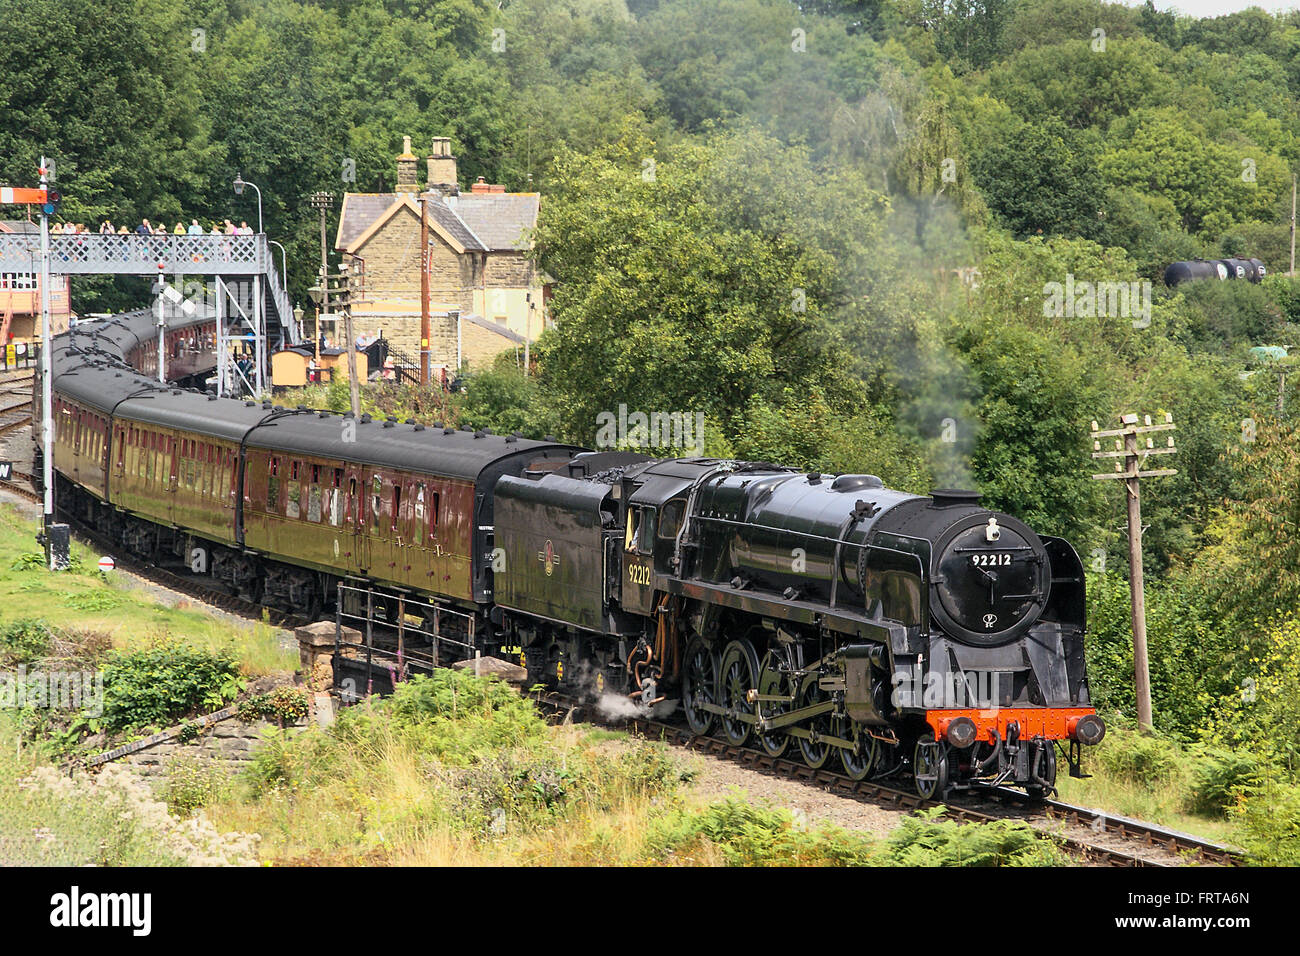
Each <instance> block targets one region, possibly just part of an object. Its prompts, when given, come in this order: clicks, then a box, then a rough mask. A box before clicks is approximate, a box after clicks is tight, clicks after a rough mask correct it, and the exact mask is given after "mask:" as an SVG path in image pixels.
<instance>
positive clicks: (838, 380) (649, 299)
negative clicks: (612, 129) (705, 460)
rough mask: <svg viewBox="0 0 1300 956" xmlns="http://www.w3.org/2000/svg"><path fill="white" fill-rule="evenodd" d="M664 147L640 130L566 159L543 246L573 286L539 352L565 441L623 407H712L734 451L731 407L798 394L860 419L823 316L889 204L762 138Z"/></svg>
mask: <svg viewBox="0 0 1300 956" xmlns="http://www.w3.org/2000/svg"><path fill="white" fill-rule="evenodd" d="M655 153H656V148H655V146H654V144H653V143H651V142H649V141H646V140H645V139H643V138H640V137H638V136H636V135H633V134H629V136H628V137H627V138H626V139H624V140H623V141H620V142H619V143H617V144H615V145H613V146H612V147H609V148H607V149H604V150H601V151H599V152H598V153H594V154H589V155H579V154H576V153H567V154H563V155H562V156H561V157H560V158H559V159H557V163H556V171H555V184H556V195H555V196H554V197H553V198H552V199H551V200H550V201H549V202H548V203H547V204H546V205H545V206H544V207H543V218H542V221H541V223H540V224H539V228H538V234H537V245H538V251H539V253H540V257H541V262H542V264H543V265H544V266H545V267H546V269H547V270H548V271H550V272H552V273H553V274H562V275H564V276H565V277H566V279H565V282H564V283H563V284H562V285H561V286H560V287H559V288H558V290H557V291H556V294H555V296H554V298H553V300H552V310H553V314H554V316H555V319H556V325H555V327H554V328H553V329H552V330H550V331H549V332H548V333H547V335H546V336H545V337H544V338H543V340H542V342H541V343H539V348H538V353H539V361H540V362H541V367H542V370H543V375H544V379H545V385H546V387H547V389H548V391H549V392H550V393H551V394H552V395H553V396H554V398H555V401H556V404H557V407H558V409H559V411H560V415H561V418H562V421H563V424H564V429H565V433H566V434H567V435H568V436H569V437H572V438H575V439H578V440H590V438H591V436H592V435H593V433H594V432H595V430H596V423H597V416H598V415H599V414H600V413H601V412H613V411H615V410H616V409H617V408H618V407H619V405H620V404H626V405H627V406H628V407H629V408H630V409H637V410H642V411H645V412H647V413H648V412H654V411H661V412H669V411H682V412H703V413H704V414H705V416H706V418H707V420H708V421H709V422H718V423H721V425H722V428H723V432H724V434H723V437H724V438H725V439H726V440H728V441H732V440H734V439H735V438H736V437H737V435H736V434H735V432H734V426H732V424H731V419H732V412H733V410H734V409H736V408H738V407H744V406H745V405H747V404H749V403H750V402H753V401H755V400H759V401H766V402H768V403H770V404H774V405H779V404H780V399H779V396H780V395H781V394H782V392H783V391H784V390H785V389H795V390H801V391H808V390H811V389H812V388H815V387H820V388H821V389H823V390H824V393H825V394H826V396H827V398H828V400H829V401H830V403H831V404H832V407H834V408H837V409H847V407H849V405H851V404H852V403H853V402H852V400H853V398H854V397H855V396H856V395H859V394H860V390H859V388H857V387H855V385H854V384H853V383H852V382H851V381H850V380H849V379H847V378H846V377H845V375H844V374H843V371H842V370H843V369H844V368H845V366H846V365H848V364H849V363H848V362H847V361H846V360H845V358H844V357H843V356H842V355H840V354H839V353H838V351H837V350H835V349H834V348H833V347H832V345H831V342H830V341H829V339H828V338H827V336H826V334H825V331H824V321H825V317H826V315H827V312H828V309H829V308H830V307H831V306H832V304H833V302H834V301H835V300H837V299H838V298H840V297H841V296H843V295H844V294H845V292H846V291H847V290H842V289H841V288H840V283H841V282H842V281H844V280H845V279H847V278H848V277H849V276H856V275H857V274H858V273H857V272H855V271H854V270H855V269H856V268H857V266H858V264H859V263H862V262H863V261H864V257H866V256H867V255H868V254H869V250H870V249H871V243H872V240H873V238H874V237H876V236H878V235H879V230H880V221H879V219H880V214H881V212H882V209H883V202H882V199H881V197H880V196H879V195H877V194H875V193H873V192H872V191H871V190H870V189H868V188H866V187H865V185H864V184H863V183H862V181H861V180H854V179H852V178H845V177H841V176H839V175H838V174H833V173H819V172H818V171H815V170H814V169H813V168H812V166H811V161H810V158H809V156H808V155H807V152H806V151H804V150H801V149H798V148H796V147H788V146H784V145H782V144H781V143H780V142H778V141H776V140H774V139H771V138H768V137H766V136H764V135H763V134H761V133H759V132H757V131H753V130H746V131H743V132H740V133H735V134H729V135H718V136H716V137H713V138H712V139H711V140H709V142H707V143H705V144H701V145H691V146H682V147H678V148H677V149H676V150H674V151H673V152H672V153H670V154H666V155H654V154H655ZM652 156H653V157H654V158H653V159H651V157H652ZM643 160H651V161H652V162H653V163H654V166H653V167H647V166H645V165H644V163H643ZM651 168H652V169H653V175H650V176H647V175H644V173H645V170H647V169H651ZM701 195H707V196H708V197H709V200H710V201H709V202H707V203H700V202H697V201H695V199H696V197H699V196H701ZM864 271H865V270H864ZM846 321H847V318H846Z"/></svg>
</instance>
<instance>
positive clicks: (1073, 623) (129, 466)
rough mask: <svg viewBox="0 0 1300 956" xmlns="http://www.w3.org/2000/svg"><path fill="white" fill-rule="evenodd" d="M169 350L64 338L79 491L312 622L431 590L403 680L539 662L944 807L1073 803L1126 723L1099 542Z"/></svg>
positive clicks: (534, 672) (219, 575) (973, 509)
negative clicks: (297, 397) (326, 386)
mask: <svg viewBox="0 0 1300 956" xmlns="http://www.w3.org/2000/svg"><path fill="white" fill-rule="evenodd" d="M210 321H211V320H210V319H209V320H207V322H208V323H209V324H210ZM203 322H204V320H202V319H194V320H182V321H181V323H180V326H181V327H180V328H178V329H174V331H175V332H176V334H177V338H178V341H181V342H183V343H185V347H184V348H181V349H179V351H185V352H186V359H187V360H186V362H185V363H184V369H185V372H186V374H189V375H193V370H194V368H196V367H199V366H203V365H204V363H203V362H201V361H196V360H195V357H194V355H193V354H190V353H191V352H192V351H193V346H194V344H195V343H196V342H197V343H198V345H199V348H200V349H201V348H202V345H203V343H205V342H209V343H210V342H211V337H210V336H208V335H204V334H200V335H197V336H195V335H186V334H184V333H185V331H186V330H185V328H184V326H185V325H186V323H190V324H192V325H193V326H194V327H195V328H197V329H200V330H203V329H206V326H205V325H203ZM154 342H156V338H155V333H154V326H153V325H152V320H151V319H150V317H149V316H148V315H147V314H140V315H134V316H125V317H119V318H118V319H115V320H113V321H112V322H107V323H92V324H90V325H88V326H87V325H83V326H82V327H80V328H78V329H77V330H76V332H75V333H72V334H71V335H63V336H59V337H58V339H57V340H56V351H55V356H54V358H55V380H54V383H53V390H54V411H55V414H56V417H57V425H56V429H55V435H56V446H55V447H56V454H55V467H56V471H57V473H58V482H59V485H60V500H61V502H62V507H64V508H65V509H66V510H67V512H68V513H70V514H74V515H75V516H76V517H78V518H79V519H81V520H83V521H86V522H88V523H91V524H93V525H95V526H97V527H99V528H100V529H101V530H103V531H104V532H105V533H108V534H111V535H113V536H114V537H115V538H116V539H117V540H119V541H120V542H122V544H123V546H125V547H128V548H131V549H132V550H134V551H136V552H137V553H141V554H146V555H149V556H151V557H154V558H155V559H157V560H162V559H163V558H165V557H168V556H178V557H184V558H186V559H188V557H189V556H192V555H199V556H201V557H202V560H201V561H196V562H193V563H192V566H193V567H196V568H201V569H202V570H204V571H205V573H209V574H211V575H212V576H213V577H214V578H215V579H216V580H217V581H220V582H224V583H225V584H226V585H228V586H229V587H231V588H232V589H233V590H236V591H239V592H240V593H243V594H244V595H245V596H247V597H251V598H255V599H258V600H262V601H264V602H268V603H279V604H281V605H282V606H288V607H293V608H296V609H298V610H299V611H302V612H306V613H310V614H316V613H320V612H322V611H325V610H328V609H330V606H331V605H332V604H333V603H334V602H335V601H336V600H339V601H340V603H341V599H339V598H338V597H337V595H341V594H343V593H344V590H345V589H346V587H357V588H359V587H364V588H365V589H366V593H367V595H369V597H368V598H367V600H366V608H367V610H368V611H369V610H372V609H374V608H375V607H376V606H378V607H381V608H383V609H384V610H382V611H381V612H380V613H379V619H380V620H381V621H384V622H386V623H387V624H389V625H392V624H393V623H395V622H398V621H401V620H403V619H404V618H405V616H406V611H405V610H404V608H405V607H406V605H405V604H404V603H401V602H405V601H407V600H411V601H414V600H415V599H417V598H418V599H420V600H422V601H424V602H427V604H426V605H424V606H426V607H431V608H433V611H432V614H433V618H434V626H433V634H434V636H433V637H432V638H429V640H430V642H431V643H432V644H433V645H434V646H433V647H432V648H430V650H431V652H432V653H431V654H429V655H426V656H425V657H424V658H420V656H419V655H418V654H414V653H411V643H412V642H413V641H418V640H420V639H421V638H420V637H419V636H418V635H419V634H420V633H421V632H420V631H419V630H418V629H416V630H414V631H412V632H411V633H407V634H406V635H405V640H406V645H405V651H406V652H405V653H402V652H401V651H400V650H399V653H398V656H397V658H396V666H395V668H394V669H392V670H389V672H388V673H389V674H390V675H391V679H392V680H400V679H401V678H402V676H403V675H404V674H405V673H407V672H409V670H410V669H411V668H413V667H416V666H418V662H419V660H421V659H426V660H428V659H440V660H442V661H444V662H445V661H446V660H447V658H448V657H456V656H465V655H467V654H473V653H482V654H484V655H493V656H500V657H518V658H519V659H520V660H521V661H522V662H523V663H524V664H525V666H526V667H527V669H528V671H529V673H530V676H531V678H532V679H533V680H534V681H537V682H542V683H546V684H549V685H552V686H554V687H557V688H561V689H564V690H567V691H570V692H573V693H579V694H585V695H589V696H590V697H592V698H594V699H595V700H596V701H597V702H598V703H600V704H617V705H619V706H620V707H622V708H632V709H636V710H641V711H650V712H655V713H659V714H671V713H678V714H680V715H681V716H682V717H683V718H684V720H685V721H686V723H687V724H688V725H689V727H690V728H691V729H692V730H693V731H694V732H695V733H697V734H712V733H717V734H720V735H722V736H723V737H724V738H725V739H726V740H728V741H729V742H731V743H733V744H736V745H743V744H750V745H753V746H756V747H760V748H762V749H763V750H764V751H766V752H767V753H769V754H773V755H780V754H784V753H786V752H787V751H791V752H797V753H798V755H799V756H800V757H801V758H802V760H803V761H804V762H805V763H806V764H807V765H808V766H810V767H813V768H821V767H824V766H825V765H826V764H827V763H828V762H830V761H831V760H832V758H835V759H836V760H837V761H838V763H839V765H840V766H841V767H842V769H843V770H844V772H845V773H846V774H848V775H849V776H851V777H853V778H856V779H861V778H863V777H866V776H868V775H870V774H884V773H891V772H893V771H895V770H898V769H910V771H911V773H912V775H913V777H914V779H915V781H916V787H917V789H918V791H919V792H920V793H921V794H922V795H924V796H934V795H936V794H942V793H943V792H944V791H945V790H946V789H948V788H949V787H950V786H962V785H968V784H970V783H972V782H975V781H989V782H994V783H1008V784H1015V785H1018V786H1022V787H1025V788H1027V789H1028V790H1029V791H1030V792H1032V793H1038V794H1042V793H1046V792H1048V791H1050V790H1051V789H1052V787H1053V784H1054V781H1055V779H1056V770H1057V748H1058V747H1060V748H1063V753H1065V754H1066V756H1067V759H1068V761H1069V764H1070V767H1071V770H1072V772H1077V770H1078V767H1079V762H1080V745H1087V744H1095V743H1097V742H1099V741H1100V740H1101V738H1102V735H1103V734H1104V732H1105V728H1104V725H1103V724H1102V721H1101V720H1100V719H1099V718H1098V717H1097V716H1096V713H1095V712H1094V710H1093V708H1092V707H1091V705H1090V703H1089V700H1090V698H1089V692H1088V680H1087V675H1086V671H1085V664H1084V647H1083V639H1084V575H1083V569H1082V567H1081V565H1080V562H1079V559H1078V557H1077V555H1076V554H1075V552H1074V551H1073V550H1072V549H1071V548H1070V546H1069V545H1068V544H1067V543H1065V542H1064V541H1062V540H1060V539H1056V538H1050V537H1040V536H1039V535H1037V534H1035V533H1034V532H1033V531H1032V530H1031V529H1030V528H1028V527H1026V526H1025V525H1024V524H1022V523H1021V522H1020V521H1018V520H1016V519H1015V518H1014V517H1012V516H1010V515H1007V514H1002V513H999V512H993V511H989V510H988V509H985V508H982V507H981V506H980V505H979V497H978V495H976V494H974V493H971V492H963V491H939V492H935V493H934V494H933V495H931V496H928V497H926V496H918V495H912V494H907V493H904V492H899V491H892V490H889V489H887V488H884V487H883V486H882V484H881V481H880V480H879V479H878V478H876V477H874V476H871V475H838V476H836V475H822V474H815V473H814V474H807V473H803V472H800V471H798V470H795V469H791V468H785V467H781V466H779V465H771V464H763V463H755V462H743V461H722V460H716V459H706V458H684V459H666V460H658V459H652V458H648V457H646V456H643V455H638V454H632V453H624V452H592V451H586V450H583V449H579V448H574V447H572V446H567V445H562V444H557V443H554V442H532V441H528V440H525V439H521V438H518V437H517V436H497V435H490V434H487V433H486V432H484V431H478V432H468V431H464V430H457V429H454V428H449V427H442V426H441V425H440V424H435V425H434V426H431V427H426V426H425V425H423V424H416V423H412V422H405V423H403V422H397V421H395V420H389V421H385V422H377V421H370V420H369V418H368V416H363V417H362V419H360V420H359V421H352V420H351V419H350V417H349V416H346V415H345V416H341V417H340V416H331V415H330V414H329V413H323V412H316V411H311V410H307V409H284V408H279V407H275V406H272V405H270V403H266V404H258V403H254V402H241V401H234V400H229V399H217V398H216V397H215V396H208V395H202V394H199V393H197V392H195V391H193V390H186V389H181V388H173V387H171V386H170V385H164V384H159V383H158V382H156V381H150V380H149V379H147V378H145V377H143V376H142V375H140V374H138V373H137V372H136V371H135V370H134V369H137V368H139V367H140V366H141V365H142V364H143V363H144V362H145V361H155V362H156V360H157V359H156V351H155V346H154V344H153V343H154ZM187 350H188V351H187ZM151 355H152V356H153V358H152V359H150V358H149V356H151ZM164 361H166V362H167V363H168V370H167V373H166V374H167V375H170V374H171V363H172V359H171V358H170V357H168V358H165V359H164ZM155 367H156V366H155ZM178 367H179V366H178ZM204 367H206V366H204ZM39 388H40V385H39V382H38V383H37V394H38V395H39ZM340 585H344V587H340ZM394 608H396V609H397V610H396V612H394ZM352 610H356V608H355V607H353V608H352ZM440 620H442V621H444V622H445V621H446V620H455V621H459V622H460V623H459V624H458V625H457V626H456V627H454V628H452V629H451V630H450V631H447V630H439V627H438V622H439V621H440ZM444 639H445V643H446V646H443V647H440V646H438V644H439V642H440V641H444ZM399 646H400V645H399ZM371 653H372V649H370V648H368V649H367V659H366V662H365V663H366V666H367V668H368V669H370V671H371V676H372V677H373V667H372V660H371V659H370V656H369V655H370V654H371ZM349 666H353V667H355V666H358V665H357V662H356V661H355V660H353V661H351V662H350V663H349V660H348V659H347V658H346V657H344V656H342V655H336V658H335V667H336V674H337V675H342V673H343V671H344V670H345V669H346V668H347V667H349ZM380 685H381V686H379V687H377V689H382V680H381V682H380ZM616 709H617V708H616Z"/></svg>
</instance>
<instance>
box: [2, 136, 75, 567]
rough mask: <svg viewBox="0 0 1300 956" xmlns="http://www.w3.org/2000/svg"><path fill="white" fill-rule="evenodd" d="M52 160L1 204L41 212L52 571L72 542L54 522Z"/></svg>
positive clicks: (47, 541) (44, 430)
mask: <svg viewBox="0 0 1300 956" xmlns="http://www.w3.org/2000/svg"><path fill="white" fill-rule="evenodd" d="M49 165H50V164H49V163H48V162H47V160H46V158H45V157H44V156H42V157H41V165H40V175H41V184H40V186H39V187H36V188H34V189H32V188H22V187H16V186H15V187H11V186H0V205H28V206H36V207H38V208H39V209H40V211H41V253H40V256H41V261H40V290H41V412H42V415H41V464H42V474H41V480H42V484H43V486H44V492H45V507H44V520H43V523H42V531H41V535H40V539H41V543H42V544H43V545H44V546H45V563H46V566H47V567H48V568H49V569H50V570H51V571H60V570H63V569H64V568H66V567H67V566H68V558H69V551H68V548H69V541H68V534H67V530H68V529H67V526H66V525H60V526H56V525H55V523H54V415H53V412H52V410H51V408H50V403H51V401H52V400H53V395H52V382H51V379H52V378H53V370H52V368H51V345H50V341H51V337H52V336H51V332H50V216H51V215H53V214H54V213H55V212H56V211H57V209H58V207H59V202H60V201H61V200H62V198H63V197H62V196H60V195H59V193H58V191H57V190H54V189H51V188H49Z"/></svg>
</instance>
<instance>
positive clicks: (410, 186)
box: [397, 136, 419, 193]
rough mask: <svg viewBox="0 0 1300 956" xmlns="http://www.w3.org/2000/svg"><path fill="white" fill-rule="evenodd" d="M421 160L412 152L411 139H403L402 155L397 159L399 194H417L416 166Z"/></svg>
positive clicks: (404, 137)
mask: <svg viewBox="0 0 1300 956" xmlns="http://www.w3.org/2000/svg"><path fill="white" fill-rule="evenodd" d="M418 162H419V160H418V159H416V157H415V154H414V153H413V152H411V137H409V136H403V137H402V155H401V156H398V157H397V192H399V193H403V192H415V189H416V175H415V166H416V163H418Z"/></svg>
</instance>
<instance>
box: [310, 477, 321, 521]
mask: <svg viewBox="0 0 1300 956" xmlns="http://www.w3.org/2000/svg"><path fill="white" fill-rule="evenodd" d="M320 518H321V500H320V465H312V466H311V486H310V488H309V489H308V491H307V520H308V521H315V522H317V523H319V522H320Z"/></svg>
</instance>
